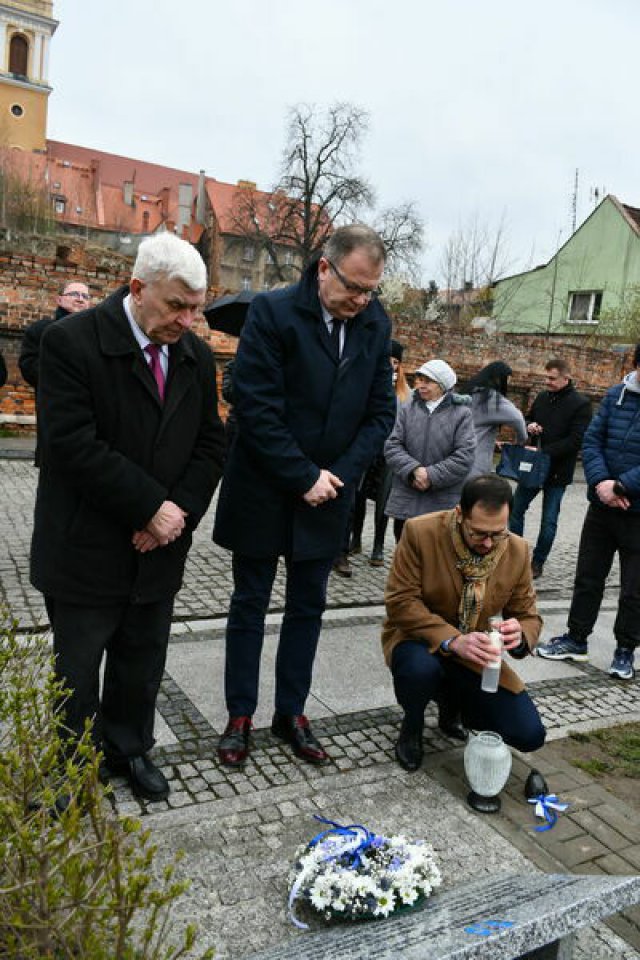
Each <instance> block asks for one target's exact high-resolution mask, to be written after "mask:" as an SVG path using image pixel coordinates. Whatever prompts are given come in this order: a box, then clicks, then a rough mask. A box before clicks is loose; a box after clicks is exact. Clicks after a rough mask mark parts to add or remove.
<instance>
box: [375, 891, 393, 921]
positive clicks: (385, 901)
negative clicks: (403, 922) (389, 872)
mask: <svg viewBox="0 0 640 960" xmlns="http://www.w3.org/2000/svg"><path fill="white" fill-rule="evenodd" d="M394 906H395V899H394V897H393V895H392V894H391V893H387V892H385V893H381V894H380V895H379V897H378V902H377V903H376V905H375V907H374V908H373V913H374V915H375V916H376V917H388V916H389V914H390V913H391V912H392V911H393V909H394Z"/></svg>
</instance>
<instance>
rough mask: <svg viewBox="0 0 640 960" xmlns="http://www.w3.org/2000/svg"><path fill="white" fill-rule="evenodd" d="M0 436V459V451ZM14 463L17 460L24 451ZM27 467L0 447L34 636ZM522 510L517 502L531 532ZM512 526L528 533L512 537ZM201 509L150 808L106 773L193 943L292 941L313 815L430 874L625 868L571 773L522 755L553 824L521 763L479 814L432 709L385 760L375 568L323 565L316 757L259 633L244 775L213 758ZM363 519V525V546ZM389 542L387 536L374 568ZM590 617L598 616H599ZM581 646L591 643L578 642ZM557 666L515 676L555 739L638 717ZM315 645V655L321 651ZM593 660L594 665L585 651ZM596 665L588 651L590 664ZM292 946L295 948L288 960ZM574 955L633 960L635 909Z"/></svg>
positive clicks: (564, 525) (634, 828) (1, 522)
mask: <svg viewBox="0 0 640 960" xmlns="http://www.w3.org/2000/svg"><path fill="white" fill-rule="evenodd" d="M1 446H2V442H1V441H0V457H1ZM27 456H28V455H27ZM35 481H36V471H35V468H34V467H33V464H32V462H31V461H30V459H28V458H20V457H19V456H14V457H13V458H11V459H1V458H0V483H1V484H2V491H3V497H2V502H1V503H0V537H1V538H2V542H3V543H4V544H5V549H4V550H3V551H2V553H1V554H0V598H1V599H2V601H3V602H4V603H5V604H7V606H8V607H9V609H10V610H11V611H12V614H13V616H14V617H16V618H17V619H18V621H19V623H20V626H21V628H22V629H24V630H27V631H30V630H34V629H44V628H45V627H46V617H45V613H44V608H43V604H42V601H41V598H40V596H39V595H38V594H37V593H36V592H35V591H34V590H33V589H32V588H31V586H30V585H29V583H28V547H29V536H30V528H31V516H32V511H33V500H34V492H35ZM584 492H585V491H584V485H583V484H581V483H578V484H576V485H575V486H574V487H572V488H570V489H569V491H568V492H567V495H566V497H565V502H564V504H563V510H562V513H561V519H560V528H559V534H558V540H557V543H556V546H555V548H554V552H553V554H552V557H551V559H550V561H549V562H548V564H547V567H546V569H545V574H544V577H543V578H542V580H541V581H539V587H540V590H539V593H540V604H541V609H542V611H543V614H544V615H545V616H546V617H547V619H548V621H549V623H550V624H552V625H553V627H552V628H553V629H561V623H562V619H563V615H564V611H565V610H566V606H567V601H568V598H569V597H570V593H571V582H572V577H573V566H574V563H575V555H576V549H577V541H578V537H579V533H580V526H581V522H582V517H583V515H584V510H585V499H584ZM538 517H539V505H534V507H532V509H531V510H530V516H529V517H528V518H527V519H528V525H529V528H531V529H535V524H536V521H537V519H538ZM526 532H528V530H527V531H526ZM210 534H211V516H208V517H207V518H206V519H205V521H204V522H203V524H202V525H201V528H200V530H199V531H198V532H197V534H196V539H195V544H194V548H193V550H192V552H191V555H190V559H189V562H188V566H187V571H186V576H185V585H184V587H183V590H182V591H181V593H180V595H179V598H178V603H177V605H176V618H175V624H174V632H173V637H172V643H171V645H170V652H169V660H168V665H167V673H166V676H165V679H164V682H163V686H162V691H161V696H160V699H159V703H158V723H157V736H158V746H157V747H156V749H155V751H154V757H155V759H156V760H157V761H158V762H159V763H160V765H161V766H162V768H163V769H164V771H165V773H166V774H167V776H168V777H169V779H170V782H171V786H172V792H171V795H170V797H169V799H168V800H167V801H166V802H163V803H160V804H141V803H139V802H138V801H135V800H133V799H132V798H131V795H130V793H129V791H128V789H127V787H126V785H125V784H124V782H123V781H122V780H119V779H116V780H114V783H113V788H114V803H115V805H116V807H117V809H118V810H119V812H121V813H132V814H135V815H136V816H143V817H144V819H145V823H146V824H148V825H149V826H150V828H151V829H152V830H153V831H154V833H155V834H156V835H157V837H158V840H159V851H160V857H161V858H168V857H170V856H171V855H172V854H173V853H174V852H175V851H176V850H177V849H180V848H182V849H184V850H185V851H186V858H185V860H184V862H183V865H182V867H181V869H182V870H183V871H184V872H185V874H186V875H188V876H189V877H190V878H191V880H192V883H193V886H192V890H191V893H190V895H189V896H187V897H185V898H183V900H182V901H181V902H180V904H179V906H178V908H177V918H178V921H179V922H183V921H184V922H186V921H189V920H192V919H196V920H197V921H198V924H199V926H200V929H201V943H202V945H203V946H204V945H215V946H216V949H217V955H218V956H219V957H221V958H241V957H245V956H248V955H249V954H251V953H252V952H254V951H256V950H259V949H263V948H265V947H267V946H270V945H272V944H274V943H277V942H279V941H281V940H284V939H286V938H288V937H291V936H294V937H295V936H303V935H301V934H299V933H298V932H297V931H295V930H294V929H293V927H292V926H291V925H290V924H289V923H288V921H287V919H286V917H285V916H284V912H283V903H284V900H285V891H286V878H287V872H288V865H289V864H290V862H291V860H292V857H293V855H294V852H295V849H296V847H297V845H298V844H300V843H302V842H304V841H306V840H308V839H309V837H310V836H312V835H313V834H314V833H315V832H316V825H315V821H313V819H312V814H313V813H316V812H317V813H319V814H321V815H323V816H328V817H330V818H332V819H337V820H346V821H348V822H353V821H354V820H357V821H359V822H365V823H367V824H368V825H369V826H371V827H372V828H374V829H375V830H376V831H377V832H385V831H395V832H398V831H403V832H406V833H410V834H413V835H415V836H424V837H426V838H427V839H428V840H429V841H430V842H431V843H433V844H434V846H435V847H436V852H437V853H438V856H439V858H440V861H441V864H442V869H443V873H444V876H445V884H446V885H454V884H455V883H457V882H459V881H461V880H463V879H469V878H471V877H474V876H478V875H489V874H492V873H494V872H496V871H501V872H512V871H514V870H515V871H520V872H528V871H531V870H536V869H537V870H543V871H545V872H563V871H565V872H575V873H593V872H601V873H637V872H638V871H639V870H640V825H639V824H638V823H637V818H635V817H634V816H633V815H632V813H631V812H630V811H629V810H628V809H626V808H625V807H624V806H623V805H622V804H620V803H619V802H618V801H616V799H615V798H614V797H612V796H610V795H609V794H608V793H607V792H606V791H605V790H603V789H602V788H601V787H600V785H599V784H597V783H595V782H594V781H593V780H591V779H590V778H589V777H588V776H587V775H586V774H584V773H582V772H581V771H579V770H577V769H575V768H573V767H571V766H570V765H568V764H559V765H558V764H552V763H551V762H550V761H547V760H546V759H545V751H544V749H543V750H542V751H539V752H538V753H537V754H536V756H535V764H536V766H538V768H540V769H541V770H542V771H543V772H544V774H545V776H547V779H548V780H549V782H550V784H551V785H552V789H553V790H554V791H556V792H558V793H559V794H560V795H561V798H562V799H563V800H566V801H568V802H569V803H570V809H569V811H568V812H567V814H565V815H563V816H562V818H561V819H560V821H559V822H558V824H557V825H556V827H554V829H553V830H551V831H548V832H547V833H536V832H535V831H534V825H535V824H534V819H533V816H532V813H531V809H530V807H528V806H527V804H526V803H525V802H524V799H523V797H522V786H523V783H524V779H525V778H526V775H527V773H528V770H529V769H530V764H531V763H533V759H532V758H527V757H525V756H523V755H522V756H521V755H517V754H516V755H515V756H514V767H513V772H512V776H511V778H510V781H509V784H508V786H507V788H506V790H505V792H504V795H503V809H502V813H501V814H500V815H499V816H498V817H495V818H481V817H478V816H477V815H476V814H473V813H472V812H471V811H470V810H469V809H468V808H467V807H466V805H465V802H464V798H465V796H466V789H467V788H466V787H465V783H464V777H463V772H462V770H463V767H462V749H461V748H460V747H458V746H456V745H455V744H454V743H453V742H452V741H449V740H447V739H446V738H443V737H442V736H441V735H440V734H439V733H438V731H437V729H436V726H435V717H434V716H433V715H430V716H429V717H428V718H427V727H426V731H425V751H426V760H425V765H424V769H423V770H421V771H420V772H418V773H417V774H415V775H414V776H409V775H407V774H405V773H404V772H403V771H402V770H400V769H399V768H398V766H397V764H396V763H395V762H394V760H393V744H394V740H395V736H396V733H397V728H398V722H399V710H398V708H397V707H396V706H395V705H394V703H393V693H392V690H391V686H390V683H389V679H388V674H387V672H386V670H385V669H384V667H383V666H382V665H381V658H380V656H379V649H378V647H377V634H378V631H379V624H380V620H381V616H382V610H381V606H380V605H381V601H382V592H383V588H384V581H385V577H386V568H383V569H374V568H371V567H369V565H368V563H367V560H366V556H358V557H356V558H354V561H353V566H354V576H353V578H352V579H351V580H347V579H341V578H338V577H336V576H335V575H334V576H332V578H331V583H330V589H329V612H328V615H327V617H326V618H325V621H326V626H325V628H324V629H323V637H322V640H321V645H320V654H319V664H318V667H317V670H316V674H317V676H316V677H315V678H314V690H313V691H312V694H313V695H312V697H311V698H310V701H311V702H310V705H309V711H308V712H309V714H310V716H312V717H313V720H314V730H315V731H316V733H317V734H319V735H320V737H321V738H322V739H323V742H325V743H326V745H327V748H328V750H329V752H330V755H331V763H330V764H328V765H327V766H325V767H320V768H318V767H311V766H308V765H305V764H302V763H300V762H298V761H297V760H294V759H292V758H291V756H290V754H289V752H288V750H287V748H286V747H285V746H283V745H282V744H280V743H275V742H274V741H273V739H272V738H271V736H270V733H269V731H268V701H269V698H268V691H269V672H270V671H271V669H272V662H273V656H274V650H275V638H274V637H271V638H269V637H268V638H267V641H266V643H265V665H264V670H263V674H264V677H263V684H265V685H266V687H265V690H266V691H267V694H266V695H263V693H264V691H263V693H261V701H264V704H265V705H264V707H262V708H261V710H262V712H261V713H260V714H258V713H257V714H256V718H255V722H256V727H257V729H256V730H255V731H254V734H253V742H254V749H253V752H252V755H251V758H250V760H249V762H248V764H247V767H246V769H245V770H244V771H235V772H234V771H228V770H225V769H222V768H221V767H220V766H219V765H218V764H217V762H216V760H215V745H216V741H217V737H218V735H219V732H220V730H221V727H222V724H223V723H224V710H223V706H222V700H221V672H222V663H223V645H222V636H223V630H224V619H223V618H224V616H225V614H226V609H227V604H228V598H229V594H230V588H231V587H230V584H231V579H230V564H229V558H228V556H227V555H226V554H225V553H224V552H223V551H221V550H219V549H218V548H216V547H214V545H213V544H212V543H211V540H210ZM367 536H368V537H370V530H369V528H368V527H367V528H366V530H365V544H366V543H368V542H369V540H368V539H367ZM391 550H392V545H391V543H390V542H389V543H388V545H387V561H388V560H389V558H390V554H391ZM616 580H617V571H616V569H614V571H613V573H612V577H611V580H610V585H609V588H608V590H607V593H606V596H605V603H604V608H605V612H604V614H603V616H604V617H605V621H606V623H607V624H609V622H610V621H611V619H612V616H613V613H612V611H613V609H614V608H615V587H616ZM282 605H283V582H282V578H281V577H279V578H278V580H277V582H276V588H275V590H274V595H273V601H272V615H271V617H270V621H271V623H270V633H272V632H273V631H275V630H277V623H278V617H277V611H278V610H279V609H281V608H282ZM607 618H608V619H607ZM594 646H595V645H594ZM601 646H602V651H603V652H602V653H601V654H599V655H598V656H599V657H600V659H598V656H594V658H593V662H592V663H591V664H584V665H582V664H581V665H571V666H570V667H567V666H565V665H557V664H549V663H548V662H543V661H539V660H537V661H531V674H530V676H527V680H528V685H529V689H530V691H531V693H532V695H533V696H534V698H535V700H536V702H537V704H538V707H539V709H540V711H541V714H542V716H543V720H544V722H545V724H546V726H547V728H548V731H549V735H550V736H551V737H553V736H559V735H563V734H564V733H566V730H567V728H568V727H577V728H580V727H581V726H584V725H585V724H586V725H588V726H601V725H605V724H608V723H613V722H621V721H624V720H628V719H633V718H638V717H640V684H638V682H637V681H634V682H632V683H626V684H622V683H615V682H613V681H611V680H610V679H609V678H608V677H606V675H605V673H604V672H603V669H602V664H603V663H604V662H605V659H606V657H607V655H608V652H609V653H610V643H609V639H608V637H605V636H604V635H603V637H602V644H601ZM323 651H324V652H323ZM603 658H605V659H603ZM601 661H602V662H601ZM303 944H304V941H303V940H302V941H301V944H300V948H301V956H304V946H303ZM576 956H578V957H581V958H584V960H586V958H589V960H594V958H595V960H597V958H599V957H602V958H605V957H612V956H615V957H622V958H624V960H631V958H632V957H640V913H639V911H638V909H637V908H636V909H635V910H630V911H627V913H626V914H625V915H623V916H617V917H615V918H613V920H612V921H611V922H610V924H609V925H603V924H599V925H597V926H596V927H594V928H593V929H591V930H589V931H585V932H583V933H582V934H581V935H580V937H579V938H578V949H577V952H576Z"/></svg>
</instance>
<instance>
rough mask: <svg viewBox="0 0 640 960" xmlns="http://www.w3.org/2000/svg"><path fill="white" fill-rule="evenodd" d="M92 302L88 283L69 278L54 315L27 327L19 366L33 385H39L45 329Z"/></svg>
mask: <svg viewBox="0 0 640 960" xmlns="http://www.w3.org/2000/svg"><path fill="white" fill-rule="evenodd" d="M90 302H91V294H90V293H89V287H88V286H87V285H86V283H81V282H80V281H79V280H68V281H67V282H66V283H65V284H63V285H62V287H61V288H60V294H59V296H58V305H57V307H56V312H55V313H54V315H53V316H52V317H41V319H40V320H36V321H35V323H32V324H30V326H28V327H27V329H26V330H25V332H24V336H23V338H22V345H21V347H20V356H19V358H18V366H19V367H20V373H21V374H22V376H23V377H24V379H25V380H26V381H27V383H29V384H30V385H31V386H32V387H34V388H36V387H37V386H38V367H39V364H40V341H41V340H42V335H43V334H44V332H45V330H47V329H48V327H49V326H50V325H51V324H52V323H53V322H54V321H55V320H61V319H62V317H68V316H69V314H70V313H79V312H80V311H81V310H86V309H87V307H88V306H89V304H90Z"/></svg>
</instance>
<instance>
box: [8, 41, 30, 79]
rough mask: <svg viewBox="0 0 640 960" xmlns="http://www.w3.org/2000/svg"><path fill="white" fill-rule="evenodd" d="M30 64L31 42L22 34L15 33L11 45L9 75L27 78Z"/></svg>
mask: <svg viewBox="0 0 640 960" xmlns="http://www.w3.org/2000/svg"><path fill="white" fill-rule="evenodd" d="M28 63H29V41H28V40H27V38H26V37H23V36H22V34H21V33H14V35H13V36H12V37H11V43H10V44H9V73H13V74H15V76H17V77H26V76H27V67H28Z"/></svg>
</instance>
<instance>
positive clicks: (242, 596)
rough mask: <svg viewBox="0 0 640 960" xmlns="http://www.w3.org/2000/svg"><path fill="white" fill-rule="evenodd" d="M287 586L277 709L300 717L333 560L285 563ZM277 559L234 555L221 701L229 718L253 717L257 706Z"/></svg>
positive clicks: (279, 644) (278, 676) (308, 686)
mask: <svg viewBox="0 0 640 960" xmlns="http://www.w3.org/2000/svg"><path fill="white" fill-rule="evenodd" d="M285 563H286V566H287V585H286V593H285V607H284V617H283V620H282V626H281V628H280V640H279V643H278V653H277V657H276V694H275V701H276V702H275V707H276V710H277V711H278V712H279V713H284V714H300V713H303V712H304V704H305V700H306V699H307V695H308V693H309V689H310V687H311V676H312V672H313V661H314V658H315V654H316V647H317V645H318V638H319V636H320V627H321V623H322V614H323V613H324V608H325V603H326V596H327V582H328V580H329V573H330V572H331V566H332V563H333V558H331V559H329V560H300V561H292V560H287V559H286V558H285ZM277 567H278V557H277V556H274V557H267V558H265V559H255V558H253V557H244V556H240V555H238V554H234V555H233V582H234V590H233V595H232V597H231V604H230V606H229V618H228V620H227V634H226V661H225V676H224V680H225V696H226V702H227V709H228V711H229V713H230V714H231V716H247V717H250V716H252V715H253V713H254V711H255V708H256V704H257V702H258V682H259V677H260V657H261V654H262V644H263V641H264V619H265V616H266V613H267V610H268V608H269V598H270V596H271V589H272V587H273V581H274V578H275V575H276V570H277Z"/></svg>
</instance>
